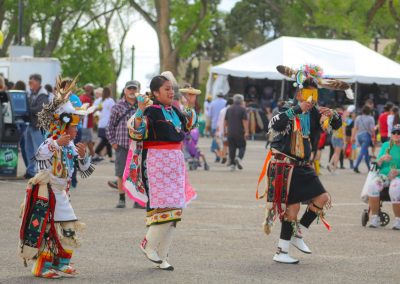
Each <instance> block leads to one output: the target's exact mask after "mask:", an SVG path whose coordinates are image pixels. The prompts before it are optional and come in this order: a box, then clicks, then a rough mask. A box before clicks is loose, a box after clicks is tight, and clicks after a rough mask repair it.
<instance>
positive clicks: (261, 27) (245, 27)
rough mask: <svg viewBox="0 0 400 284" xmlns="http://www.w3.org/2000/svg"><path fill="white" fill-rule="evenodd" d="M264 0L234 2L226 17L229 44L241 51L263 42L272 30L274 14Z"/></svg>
mask: <svg viewBox="0 0 400 284" xmlns="http://www.w3.org/2000/svg"><path fill="white" fill-rule="evenodd" d="M272 12H273V11H272V9H270V7H269V5H268V4H267V2H266V1H258V0H244V1H240V2H238V3H236V5H235V6H234V7H233V8H232V10H231V12H230V13H229V15H228V16H227V17H226V28H227V30H228V38H229V46H230V47H231V48H235V47H236V48H237V47H238V45H240V46H241V48H242V49H243V51H248V50H250V49H253V48H256V47H258V46H260V45H262V44H264V43H265V42H266V41H267V40H268V38H270V36H271V35H272V34H273V32H274V27H275V26H274V21H275V16H274V14H273V13H272Z"/></svg>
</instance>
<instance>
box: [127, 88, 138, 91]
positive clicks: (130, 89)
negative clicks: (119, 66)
mask: <svg viewBox="0 0 400 284" xmlns="http://www.w3.org/2000/svg"><path fill="white" fill-rule="evenodd" d="M127 89H128V90H131V91H132V90H136V89H137V88H136V87H128V88H127Z"/></svg>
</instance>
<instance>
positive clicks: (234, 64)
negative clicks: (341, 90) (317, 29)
mask: <svg viewBox="0 0 400 284" xmlns="http://www.w3.org/2000/svg"><path fill="white" fill-rule="evenodd" d="M306 63H312V64H317V65H319V66H321V67H322V68H323V70H324V75H325V76H330V77H333V78H342V79H343V80H344V81H346V82H349V83H355V82H357V83H365V84H372V83H377V84H381V85H391V84H395V85H400V64H398V63H396V62H394V61H392V60H390V59H388V58H386V57H385V56H383V55H381V54H379V53H377V52H375V51H373V50H371V49H369V48H368V47H366V46H364V45H362V44H360V43H358V42H356V41H354V40H335V39H311V38H299V37H280V38H278V39H276V40H274V41H271V42H270V43H267V44H265V45H262V46H260V47H258V48H256V49H254V50H252V51H249V52H247V53H245V54H243V55H241V56H238V57H236V58H233V59H231V60H229V61H227V62H225V63H222V64H220V65H217V66H213V67H211V69H210V77H209V81H208V84H207V92H208V93H210V94H212V95H213V97H214V96H215V95H216V94H217V93H218V92H225V93H226V89H227V86H229V85H228V81H227V77H228V75H230V76H234V77H249V78H254V79H265V78H266V79H270V80H282V79H284V78H285V77H284V76H283V75H281V74H280V73H279V72H278V71H277V70H276V66H277V65H286V66H288V67H292V68H295V69H296V68H299V67H300V66H301V65H303V64H306ZM213 74H217V75H218V76H217V80H215V81H217V82H216V83H217V84H214V82H213V81H214V80H213V78H214V77H213Z"/></svg>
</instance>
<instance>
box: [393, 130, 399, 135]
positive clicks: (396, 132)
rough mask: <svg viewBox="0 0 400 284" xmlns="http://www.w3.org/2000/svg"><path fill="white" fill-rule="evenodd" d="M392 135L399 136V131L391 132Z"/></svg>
mask: <svg viewBox="0 0 400 284" xmlns="http://www.w3.org/2000/svg"><path fill="white" fill-rule="evenodd" d="M392 134H395V135H400V130H396V131H393V132H392Z"/></svg>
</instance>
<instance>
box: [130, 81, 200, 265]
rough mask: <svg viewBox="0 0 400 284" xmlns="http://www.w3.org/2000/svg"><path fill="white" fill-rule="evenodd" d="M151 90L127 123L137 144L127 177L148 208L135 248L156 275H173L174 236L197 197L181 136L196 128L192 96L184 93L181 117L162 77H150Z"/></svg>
mask: <svg viewBox="0 0 400 284" xmlns="http://www.w3.org/2000/svg"><path fill="white" fill-rule="evenodd" d="M150 90H151V95H150V98H148V97H147V96H144V95H138V97H137V100H138V110H137V111H136V113H135V114H134V115H133V116H132V118H131V119H130V120H129V121H128V129H129V133H130V136H131V138H132V139H134V140H136V141H139V142H137V143H136V150H135V154H134V156H133V159H132V160H133V165H132V166H131V169H132V171H131V175H130V176H131V177H132V179H133V180H134V183H135V184H136V189H137V193H140V192H142V193H144V194H142V201H144V202H145V203H147V223H146V224H147V226H148V231H147V234H146V236H145V238H144V239H143V241H142V243H141V245H140V248H141V250H142V251H143V253H144V254H145V256H146V257H147V258H148V259H149V260H150V261H152V262H154V263H156V264H158V265H159V266H158V267H159V268H160V269H163V270H173V269H174V268H173V266H172V265H170V264H169V263H168V251H169V247H170V244H171V242H172V237H173V233H174V231H175V228H176V225H177V222H179V221H180V220H181V218H182V210H183V208H185V207H186V205H187V204H188V203H189V202H190V201H191V200H192V199H194V198H195V197H196V193H195V191H194V189H193V188H192V187H191V186H190V184H189V181H188V176H187V172H186V167H185V160H184V155H183V152H182V141H183V140H184V138H185V133H188V132H189V131H190V130H191V129H192V128H193V127H194V126H195V125H196V120H197V117H196V112H195V111H194V109H193V106H194V103H195V99H196V95H195V94H192V93H187V94H186V101H187V103H188V105H187V106H186V108H185V109H184V110H183V111H180V110H179V109H177V108H176V107H174V106H173V105H172V101H173V98H174V90H173V86H172V83H171V81H170V80H169V79H168V78H167V77H165V76H156V77H154V78H153V79H152V80H151V83H150ZM150 99H151V100H153V104H152V105H150ZM139 195H140V194H139Z"/></svg>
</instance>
